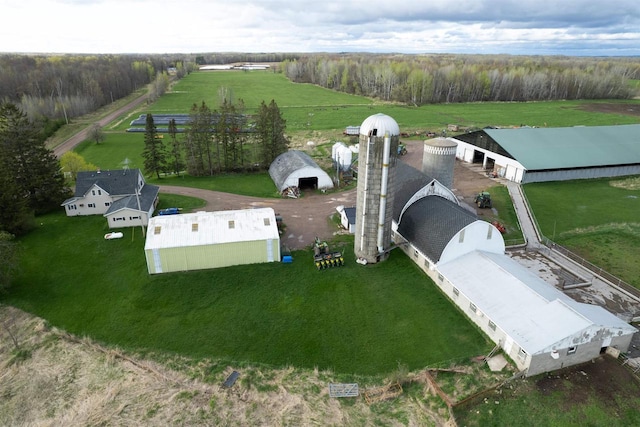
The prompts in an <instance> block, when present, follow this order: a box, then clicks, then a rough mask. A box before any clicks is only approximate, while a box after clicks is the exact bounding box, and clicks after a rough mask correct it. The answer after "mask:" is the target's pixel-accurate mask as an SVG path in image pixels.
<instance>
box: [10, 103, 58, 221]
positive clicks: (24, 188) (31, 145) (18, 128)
mask: <svg viewBox="0 0 640 427" xmlns="http://www.w3.org/2000/svg"><path fill="white" fill-rule="evenodd" d="M0 168H1V169H5V170H4V171H3V173H2V175H3V176H2V177H0V180H2V181H3V184H4V185H2V192H3V194H2V199H4V200H6V199H7V198H9V199H10V198H11V197H12V196H11V195H10V194H9V193H8V192H10V191H12V190H10V188H12V187H13V184H11V183H10V181H11V180H13V183H14V184H15V186H16V187H14V188H17V193H16V194H15V197H16V199H15V200H16V203H18V204H21V201H18V199H20V198H24V199H26V200H27V206H28V208H29V209H30V210H32V211H33V212H35V213H36V214H38V213H44V212H48V211H50V210H52V209H56V208H59V207H60V203H62V202H63V201H64V199H65V198H67V197H68V196H69V195H70V192H69V189H68V188H67V187H66V185H65V182H64V176H63V175H62V172H61V170H60V163H59V162H58V159H57V158H56V157H55V155H54V154H53V152H52V151H51V150H49V149H47V148H46V146H45V144H44V138H43V137H42V132H41V129H39V128H38V127H37V126H35V125H34V124H33V123H32V122H30V121H29V119H28V118H27V116H26V114H24V113H23V112H22V111H20V109H18V107H16V106H15V105H14V104H11V103H4V104H2V105H0ZM5 192H7V193H6V194H5ZM6 208H7V205H6V204H5V205H3V209H6ZM18 222H19V223H23V221H18ZM7 231H10V230H7Z"/></svg>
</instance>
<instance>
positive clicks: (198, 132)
mask: <svg viewBox="0 0 640 427" xmlns="http://www.w3.org/2000/svg"><path fill="white" fill-rule="evenodd" d="M190 118H191V120H190V121H189V126H188V127H187V130H186V135H185V141H184V142H185V149H186V155H187V170H188V171H189V173H190V174H191V175H195V176H202V175H213V172H214V163H215V161H216V159H215V158H214V157H213V153H212V151H211V144H212V141H211V139H212V138H211V137H212V127H211V123H212V113H211V110H210V109H209V107H208V106H207V105H206V104H205V103H204V101H203V102H202V104H201V105H200V106H199V107H198V106H197V105H196V104H193V106H192V107H191V112H190Z"/></svg>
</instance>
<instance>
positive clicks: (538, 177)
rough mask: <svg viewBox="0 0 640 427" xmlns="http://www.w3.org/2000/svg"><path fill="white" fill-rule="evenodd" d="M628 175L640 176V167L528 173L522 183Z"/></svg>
mask: <svg viewBox="0 0 640 427" xmlns="http://www.w3.org/2000/svg"><path fill="white" fill-rule="evenodd" d="M626 175H640V165H624V166H611V167H600V168H583V169H558V170H549V171H527V172H526V173H525V174H524V177H523V179H522V181H521V183H522V184H529V183H532V182H547V181H568V180H571V179H592V178H611V177H616V176H626Z"/></svg>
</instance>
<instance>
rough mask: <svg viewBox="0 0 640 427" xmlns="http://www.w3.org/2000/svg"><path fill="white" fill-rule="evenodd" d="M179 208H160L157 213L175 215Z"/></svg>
mask: <svg viewBox="0 0 640 427" xmlns="http://www.w3.org/2000/svg"><path fill="white" fill-rule="evenodd" d="M180 210H181V208H166V209H160V210H159V211H158V215H177V214H179V213H180Z"/></svg>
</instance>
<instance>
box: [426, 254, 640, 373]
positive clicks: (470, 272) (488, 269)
mask: <svg viewBox="0 0 640 427" xmlns="http://www.w3.org/2000/svg"><path fill="white" fill-rule="evenodd" d="M438 274H439V276H438V278H437V279H436V280H437V281H438V282H439V283H438V286H439V287H440V288H441V289H442V290H443V291H444V292H445V293H446V294H447V296H449V297H450V298H451V299H452V300H453V301H454V302H455V303H456V305H458V306H459V307H460V309H461V310H463V312H464V313H465V314H466V315H467V316H468V317H469V319H470V320H472V321H473V322H474V323H475V324H476V325H478V326H479V327H480V328H481V329H482V330H483V331H484V332H485V333H486V334H487V335H488V336H489V337H490V338H491V339H492V340H493V341H494V342H496V343H497V344H499V345H500V346H501V348H502V349H503V351H504V352H505V353H506V354H507V355H509V356H510V357H511V359H512V360H513V361H514V362H515V363H516V365H517V366H518V368H519V369H520V370H526V371H527V373H526V375H527V376H531V375H537V374H540V373H543V372H547V371H551V370H555V369H560V368H561V367H564V366H570V365H575V364H578V363H583V362H587V361H589V360H592V359H594V358H596V357H598V356H599V355H600V354H601V351H602V349H603V348H607V347H614V348H617V349H620V350H621V351H626V350H627V349H628V348H629V344H630V342H631V337H632V336H633V334H634V333H636V328H634V327H633V326H631V325H629V324H628V323H626V322H624V321H623V320H621V319H619V318H617V317H616V316H615V315H613V314H611V313H610V312H608V311H607V310H605V309H604V308H602V307H598V306H595V305H590V304H584V303H579V302H577V301H575V300H573V299H572V298H570V297H568V296H567V295H565V294H564V293H562V292H561V291H559V290H557V289H556V288H554V287H553V286H552V285H550V284H548V283H546V282H545V281H544V280H542V279H541V278H539V277H538V276H536V275H534V274H533V273H532V272H530V271H529V270H528V269H526V268H525V267H524V266H522V265H520V264H519V263H518V262H516V261H514V260H513V259H511V258H509V257H508V256H506V255H502V254H495V253H490V252H483V251H473V252H469V253H467V254H465V255H463V256H461V257H459V258H457V259H455V260H453V261H450V262H447V263H444V264H442V265H438Z"/></svg>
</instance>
